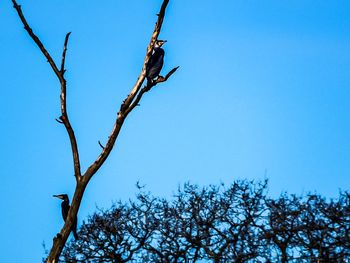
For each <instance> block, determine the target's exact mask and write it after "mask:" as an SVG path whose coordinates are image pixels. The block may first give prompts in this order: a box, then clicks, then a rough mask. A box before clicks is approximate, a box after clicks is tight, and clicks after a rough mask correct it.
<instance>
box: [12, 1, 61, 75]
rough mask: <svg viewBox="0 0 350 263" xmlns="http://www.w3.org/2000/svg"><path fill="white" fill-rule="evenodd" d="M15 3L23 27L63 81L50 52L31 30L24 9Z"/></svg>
mask: <svg viewBox="0 0 350 263" xmlns="http://www.w3.org/2000/svg"><path fill="white" fill-rule="evenodd" d="M12 3H13V7H14V8H15V9H16V11H17V13H18V16H19V18H20V19H21V21H22V23H23V25H24V29H25V30H26V31H27V32H28V34H29V36H30V37H31V38H32V39H33V41H34V42H35V44H37V46H38V47H39V48H40V50H41V52H42V53H43V54H44V56H45V57H46V59H47V61H48V62H49V63H50V66H51V68H52V69H53V71H54V72H55V74H56V76H57V78H58V79H59V80H60V81H63V77H62V75H61V74H60V71H59V70H58V68H57V66H56V64H55V62H54V61H53V59H52V57H51V55H50V54H49V52H48V51H47V50H46V48H45V47H44V45H43V43H42V42H41V41H40V39H39V38H38V37H37V36H36V35H35V34H34V32H33V30H32V29H31V28H30V26H29V25H28V23H27V20H26V19H25V17H24V15H23V12H22V8H21V6H20V5H18V4H17V2H16V1H15V0H12Z"/></svg>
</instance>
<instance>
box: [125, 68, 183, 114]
mask: <svg viewBox="0 0 350 263" xmlns="http://www.w3.org/2000/svg"><path fill="white" fill-rule="evenodd" d="M178 68H179V67H176V68H173V69H172V70H170V71H169V73H168V74H166V76H165V77H162V76H159V77H158V78H157V79H156V80H155V81H154V82H153V83H152V84H150V85H146V86H144V87H143V88H142V89H141V91H140V92H139V93H138V94H137V97H136V99H135V100H134V102H133V103H132V104H131V105H130V107H129V108H128V109H127V110H126V113H125V114H126V115H127V114H129V113H130V112H131V111H132V110H133V109H134V108H135V107H136V106H139V105H140V104H138V103H139V102H140V100H141V98H142V96H143V94H144V93H146V92H148V91H150V90H151V89H152V88H153V87H154V86H156V85H157V84H158V83H161V82H165V81H167V80H168V78H170V77H171V75H173V74H174V73H175V71H176V70H177V69H178Z"/></svg>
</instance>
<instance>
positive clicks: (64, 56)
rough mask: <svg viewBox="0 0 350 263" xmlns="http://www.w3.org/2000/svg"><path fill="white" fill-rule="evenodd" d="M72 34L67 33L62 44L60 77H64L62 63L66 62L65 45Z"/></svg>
mask: <svg viewBox="0 0 350 263" xmlns="http://www.w3.org/2000/svg"><path fill="white" fill-rule="evenodd" d="M71 33H72V32H68V33H67V34H66V38H65V40H64V44H63V52H62V62H61V75H62V76H63V75H64V72H65V69H64V63H65V61H66V52H67V45H68V39H69V36H70V34H71Z"/></svg>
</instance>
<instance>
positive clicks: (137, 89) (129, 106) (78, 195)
mask: <svg viewBox="0 0 350 263" xmlns="http://www.w3.org/2000/svg"><path fill="white" fill-rule="evenodd" d="M12 3H13V6H14V8H15V9H16V11H17V13H18V16H19V17H20V19H21V21H22V24H23V25H24V28H25V30H26V31H27V32H28V34H29V36H30V37H31V38H32V39H33V41H34V42H35V43H36V44H37V46H38V47H39V49H40V50H41V52H42V53H43V55H44V56H45V57H46V59H47V61H48V62H49V64H50V66H51V68H52V70H53V71H54V73H55V74H56V76H57V78H58V80H59V82H60V85H61V93H60V104H61V116H60V117H59V119H56V121H57V122H59V123H63V124H64V126H65V128H66V130H67V133H68V136H69V140H70V144H71V148H72V155H73V163H74V175H75V178H76V188H75V192H74V196H73V199H72V203H71V207H70V209H69V212H68V215H67V219H66V221H65V224H64V226H63V228H62V229H61V231H60V233H59V234H57V236H56V237H55V238H54V239H53V245H52V248H51V251H50V253H49V256H48V258H47V262H48V263H57V262H58V259H59V256H60V254H61V252H62V249H63V247H64V245H65V243H66V241H67V239H68V236H69V234H70V232H71V230H72V226H73V223H74V220H75V218H76V216H77V214H78V210H79V207H80V203H81V201H82V198H83V195H84V191H85V188H86V187H87V184H88V183H89V181H90V179H91V178H92V176H93V175H94V174H96V172H97V171H98V170H99V169H100V167H101V166H102V165H103V163H104V162H105V161H106V159H107V158H108V156H109V154H110V153H111V151H112V149H113V147H114V144H115V142H116V139H117V137H118V135H119V132H120V130H121V128H122V125H123V123H124V120H125V118H126V117H127V116H128V114H129V113H130V112H131V111H132V110H133V109H134V108H135V107H136V106H137V105H138V103H139V101H140V100H141V98H142V96H143V94H144V93H145V92H148V91H149V90H150V89H151V88H152V87H154V86H155V85H157V84H158V83H160V82H164V81H166V80H167V79H168V78H169V77H170V76H171V75H172V74H173V73H174V72H175V71H176V70H177V68H178V67H176V68H174V69H172V70H171V71H170V72H169V73H168V74H167V75H166V76H165V77H159V78H158V79H157V80H156V81H155V82H154V83H152V84H151V85H150V86H147V85H146V86H145V87H144V88H142V89H141V86H142V83H143V82H144V80H145V76H146V66H147V63H148V61H149V59H150V57H151V55H152V52H153V49H154V45H155V42H156V40H157V38H158V36H159V34H160V31H161V28H162V24H163V20H164V16H165V10H166V7H167V5H168V3H169V0H163V3H162V6H161V8H160V11H159V14H158V19H157V22H156V25H155V28H154V31H153V34H152V37H151V40H150V42H149V44H148V47H147V52H146V56H145V59H144V62H143V66H142V70H141V73H140V75H139V77H138V79H137V81H136V83H135V85H134V86H133V88H132V89H131V91H130V93H129V94H128V96H127V97H126V99H125V100H124V101H123V103H122V104H121V106H120V110H119V112H118V114H117V117H116V121H115V123H114V126H113V129H112V131H111V134H110V136H109V139H108V141H107V143H106V145H105V146H103V145H102V144H101V143H100V142H99V145H100V146H101V148H102V151H101V153H100V155H99V156H98V157H97V159H96V160H95V161H94V162H93V163H92V164H91V165H90V166H89V167H88V169H87V170H86V172H85V173H84V174H83V175H82V174H81V168H80V158H79V151H78V144H77V140H76V137H75V134H74V130H73V128H72V125H71V123H70V121H69V118H68V113H67V100H66V88H67V81H66V79H65V77H64V74H65V71H66V69H65V61H66V53H67V46H68V40H69V36H70V34H71V33H70V32H69V33H67V34H66V37H65V40H64V44H63V51H62V59H61V65H60V69H59V68H58V67H57V65H56V63H55V62H54V60H53V59H52V57H51V55H50V53H49V52H48V51H47V49H46V48H45V46H44V44H43V43H42V42H41V41H40V39H39V38H38V37H37V36H36V35H35V34H34V32H33V30H32V29H31V28H30V26H29V25H28V23H27V20H26V19H25V17H24V15H23V12H22V9H21V6H20V5H18V4H17V2H16V0H12Z"/></svg>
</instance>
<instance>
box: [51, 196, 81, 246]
mask: <svg viewBox="0 0 350 263" xmlns="http://www.w3.org/2000/svg"><path fill="white" fill-rule="evenodd" d="M54 197H57V198H59V199H61V200H62V203H61V208H62V217H63V220H64V222H66V219H67V216H68V211H69V209H70V205H69V198H68V195H66V194H59V195H54ZM72 232H73V235H74V238H75V239H78V234H77V218H75V219H74V222H73V228H72Z"/></svg>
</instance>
